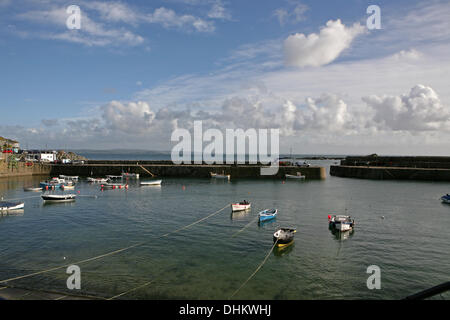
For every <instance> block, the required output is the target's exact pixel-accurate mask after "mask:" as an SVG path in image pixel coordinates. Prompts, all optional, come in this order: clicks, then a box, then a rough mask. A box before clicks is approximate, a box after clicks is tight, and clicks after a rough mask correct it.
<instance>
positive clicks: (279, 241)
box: [273, 228, 297, 247]
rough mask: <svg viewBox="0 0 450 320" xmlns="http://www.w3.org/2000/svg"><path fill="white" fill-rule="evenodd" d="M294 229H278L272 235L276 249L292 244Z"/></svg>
mask: <svg viewBox="0 0 450 320" xmlns="http://www.w3.org/2000/svg"><path fill="white" fill-rule="evenodd" d="M296 232H297V230H296V229H292V228H279V229H278V230H277V231H275V233H274V234H273V243H275V242H276V246H277V247H287V246H289V245H291V244H292V243H293V242H294V234H295V233H296Z"/></svg>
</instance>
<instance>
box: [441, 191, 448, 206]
mask: <svg viewBox="0 0 450 320" xmlns="http://www.w3.org/2000/svg"><path fill="white" fill-rule="evenodd" d="M441 201H442V203H447V204H450V194H448V193H447V194H446V195H445V196H442V197H441Z"/></svg>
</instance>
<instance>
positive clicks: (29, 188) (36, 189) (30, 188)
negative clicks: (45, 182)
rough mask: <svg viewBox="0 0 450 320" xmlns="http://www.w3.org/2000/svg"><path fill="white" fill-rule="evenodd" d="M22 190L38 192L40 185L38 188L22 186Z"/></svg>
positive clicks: (40, 189) (40, 188)
mask: <svg viewBox="0 0 450 320" xmlns="http://www.w3.org/2000/svg"><path fill="white" fill-rule="evenodd" d="M23 191H27V192H28V191H31V192H38V191H42V187H39V188H34V187H24V188H23Z"/></svg>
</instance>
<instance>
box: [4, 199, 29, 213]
mask: <svg viewBox="0 0 450 320" xmlns="http://www.w3.org/2000/svg"><path fill="white" fill-rule="evenodd" d="M24 207H25V203H23V202H8V201H0V211H10V210H20V209H23V208H24Z"/></svg>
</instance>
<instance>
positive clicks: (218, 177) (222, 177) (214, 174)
mask: <svg viewBox="0 0 450 320" xmlns="http://www.w3.org/2000/svg"><path fill="white" fill-rule="evenodd" d="M209 174H210V175H211V178H216V179H228V180H230V178H231V175H229V174H219V173H214V172H210V173H209Z"/></svg>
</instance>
